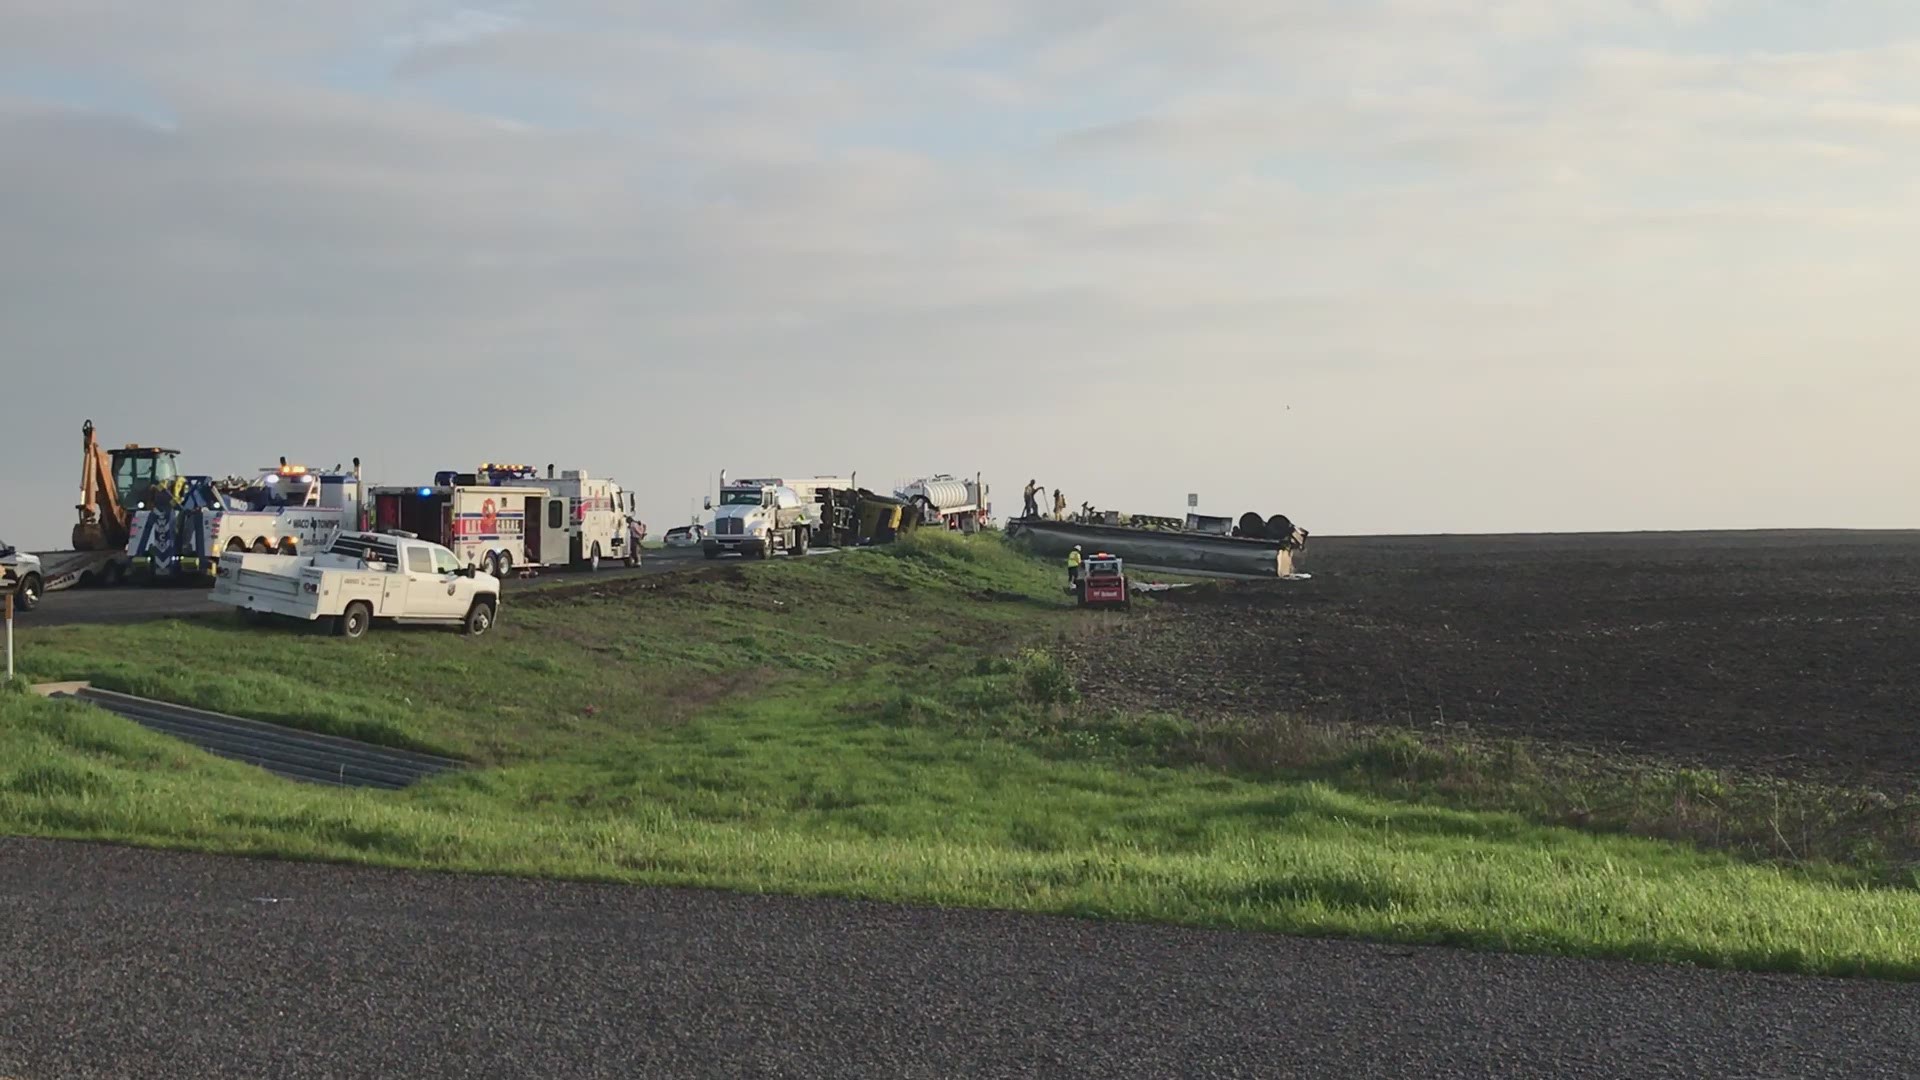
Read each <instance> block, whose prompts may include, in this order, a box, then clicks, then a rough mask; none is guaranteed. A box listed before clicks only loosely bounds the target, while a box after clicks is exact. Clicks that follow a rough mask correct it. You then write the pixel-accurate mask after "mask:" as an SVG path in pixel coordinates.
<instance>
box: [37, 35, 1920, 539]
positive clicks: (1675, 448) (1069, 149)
mask: <svg viewBox="0 0 1920 1080" xmlns="http://www.w3.org/2000/svg"><path fill="white" fill-rule="evenodd" d="M1917 240H1920V5H1916V4H1913V3H1911V2H1896V0H1830V2H1826V3H1817V4H1813V3H1807V2H1805V0H1744V2H1733V0H1180V2H1178V3H1174V2H1171V0H1168V2H1164V3H1151V2H1146V0H1099V2H1094V0H1047V2H1046V3H1033V2H1031V0H972V2H971V3H967V4H953V3H950V2H940V3H932V2H921V0H702V2H701V3H698V4H688V3H684V2H682V0H674V2H665V0H620V2H617V3H616V2H614V0H550V2H535V0H524V2H502V3H498V4H493V5H488V6H469V5H463V4H458V3H445V2H412V0H330V2H329V3H326V4H314V3H307V2H292V0H279V2H274V0H254V2H247V0H169V2H167V3H164V4H157V3H153V2H151V0H0V368H4V372H3V373H0V407H4V408H5V410H6V412H5V418H4V420H0V469H4V473H5V478H6V479H5V485H6V494H7V497H6V498H5V499H4V500H0V537H4V538H6V539H7V540H9V541H12V542H14V543H17V544H20V545H22V546H28V547H47V546H57V545H60V544H62V543H64V537H65V535H66V533H67V531H68V528H69V526H70V524H71V521H72V517H73V504H74V502H75V501H76V498H77V492H76V488H77V482H78V475H77V474H78V461H77V458H78V456H79V455H78V452H77V451H78V444H79V441H80V440H79V427H80V424H81V421H82V420H84V419H87V418H91V419H93V420H94V421H95V423H96V424H97V425H98V426H99V430H100V433H101V436H102V438H103V440H104V441H106V442H108V443H109V444H119V443H123V442H130V441H133V442H146V443H160V444H163V445H167V446H171V447H178V448H179V449H181V450H182V451H183V457H182V461H183V465H184V466H185V467H186V468H187V470H188V471H190V472H196V473H210V474H215V475H225V474H228V473H233V472H242V471H248V470H251V469H254V468H257V467H260V466H263V465H265V464H267V463H269V462H271V461H274V460H275V459H277V458H278V457H279V456H281V455H286V456H287V457H289V458H290V459H292V460H295V461H304V462H306V463H308V464H310V465H316V466H319V465H331V464H333V463H335V462H339V461H344V460H346V459H350V458H352V457H355V456H359V457H361V458H362V459H364V461H365V463H366V469H367V472H368V475H369V477H370V478H371V479H373V480H375V481H379V482H390V483H417V482H420V481H421V480H424V479H427V478H429V477H430V475H431V474H432V473H433V472H434V471H436V470H439V469H447V468H463V469H465V468H471V467H472V466H474V465H475V464H477V463H478V462H480V461H483V460H495V461H499V460H515V461H526V462H532V463H537V464H541V465H544V464H546V463H549V462H552V463H557V464H559V465H560V466H561V467H562V468H584V469H587V470H589V471H590V472H592V473H594V474H596V475H609V474H610V475H612V476H614V477H615V478H616V479H618V480H620V481H621V482H622V483H624V484H625V485H626V486H628V487H630V488H632V489H634V490H636V491H637V492H638V494H639V501H640V506H641V509H642V511H643V516H645V517H646V518H647V519H648V521H649V522H650V523H651V524H653V525H654V528H655V531H656V532H657V531H659V530H660V529H663V528H664V527H665V526H667V525H670V524H677V523H680V522H682V521H684V520H686V519H687V516H688V513H689V509H690V507H691V506H692V504H693V503H694V502H695V501H696V500H697V499H698V498H699V497H700V496H701V495H702V494H704V493H706V492H707V491H708V490H710V487H709V485H710V484H711V483H712V478H713V477H714V475H715V473H716V472H717V471H718V470H720V469H722V468H725V469H729V470H730V471H732V472H733V473H734V474H736V475H741V474H767V475H779V474H783V473H790V474H816V473H819V474H844V473H847V472H857V474H858V478H859V480H860V482H861V483H862V484H863V485H865V486H869V487H890V486H892V485H893V484H894V483H895V482H896V481H902V480H905V479H907V478H910V477H913V476H918V475H925V474H928V473H933V472H951V473H956V474H972V473H975V472H980V473H983V474H984V475H985V476H986V478H987V480H988V482H989V483H990V484H992V485H993V487H994V502H995V509H996V511H998V512H1000V513H1003V514H1004V513H1007V512H1010V511H1013V510H1015V509H1017V506H1018V501H1019V489H1020V487H1021V486H1022V485H1023V484H1024V482H1025V481H1026V480H1027V479H1028V478H1030V477H1031V478H1037V479H1038V480H1039V481H1040V483H1041V484H1042V485H1043V486H1046V487H1049V488H1051V487H1055V486H1058V487H1060V488H1062V489H1064V490H1065V492H1066V494H1067V496H1068V498H1069V500H1070V502H1072V503H1073V504H1074V505H1078V504H1079V503H1080V502H1082V501H1090V502H1093V503H1094V504H1095V505H1097V506H1102V507H1113V508H1118V509H1122V510H1127V511H1134V512H1143V513H1163V514H1165V513H1180V512H1182V511H1183V510H1184V508H1185V504H1186V496H1187V494H1188V493H1189V492H1192V493H1196V494H1198V495H1199V497H1200V508H1201V510H1202V511H1204V512H1209V513H1221V514H1236V515H1237V514H1239V513H1241V512H1243V511H1247V510H1254V511H1257V512H1259V513H1261V514H1263V515H1265V514H1273V513H1285V514H1287V515H1289V516H1291V517H1292V518H1293V519H1294V520H1295V521H1297V522H1299V523H1300V524H1302V525H1304V526H1306V527H1307V528H1309V529H1311V530H1313V531H1314V532H1316V533H1319V534H1322V535H1327V534H1340V533H1382V532H1388V533H1391V532H1491V531H1548V530H1586V529H1642V528H1649V529H1666V528H1744V527H1769V526H1806V527H1811V526H1830V527H1913V526H1920V501H1917V500H1916V494H1917V493H1920V445H1917V441H1916V431H1920V424H1916V422H1915V419H1914V417H1915V415H1916V413H1920V409H1917V408H1916V404H1917V403H1920V364H1916V363H1915V358H1914V346H1915V344H1916V343H1920V303H1916V302H1915V300H1914V299H1913V296H1912V288H1913V282H1914V280H1915V278H1916V273H1915V272H1916V270H1920V244H1917V243H1916V241H1917Z"/></svg>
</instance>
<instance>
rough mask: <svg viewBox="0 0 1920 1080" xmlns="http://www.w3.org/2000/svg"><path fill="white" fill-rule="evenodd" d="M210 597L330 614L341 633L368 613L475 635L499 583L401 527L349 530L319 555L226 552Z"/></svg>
mask: <svg viewBox="0 0 1920 1080" xmlns="http://www.w3.org/2000/svg"><path fill="white" fill-rule="evenodd" d="M212 599H213V601H214V602H215V603H220V604H229V605H232V606H233V607H235V608H238V609H240V610H241V611H245V612H253V613H256V614H259V615H281V616H285V617H287V618H292V619H301V620H304V621H307V622H315V621H318V620H320V619H330V620H332V623H333V630H334V633H336V634H339V635H340V636H342V637H349V638H358V637H363V636H365V635H366V633H367V631H368V630H369V629H371V628H372V625H373V621H374V620H375V619H387V620H390V621H392V622H397V623H425V624H439V625H445V626H458V627H461V628H462V629H464V630H465V631H466V632H467V633H468V634H472V635H476V636H477V635H480V634H484V633H486V632H487V631H488V630H491V629H492V628H493V622H494V618H495V617H496V616H497V615H498V613H499V610H500V582H499V579H497V578H495V577H494V576H493V575H491V574H486V573H481V572H479V571H476V570H474V569H472V568H471V567H462V566H460V565H459V563H458V562H457V561H456V560H455V559H454V556H453V552H452V551H449V550H448V549H446V548H444V547H442V546H440V545H439V544H433V543H428V542H427V541H425V540H422V539H420V538H419V537H416V536H413V535H411V534H408V533H367V532H349V533H342V534H340V536H339V537H338V538H336V539H335V540H334V542H333V543H332V544H331V545H330V546H329V547H328V548H327V550H326V551H325V552H323V553H321V554H319V555H256V554H253V553H252V552H240V551H232V552H228V553H227V554H225V555H223V556H221V558H220V564H219V566H218V568H217V569H216V570H215V571H214V585H213V596H212Z"/></svg>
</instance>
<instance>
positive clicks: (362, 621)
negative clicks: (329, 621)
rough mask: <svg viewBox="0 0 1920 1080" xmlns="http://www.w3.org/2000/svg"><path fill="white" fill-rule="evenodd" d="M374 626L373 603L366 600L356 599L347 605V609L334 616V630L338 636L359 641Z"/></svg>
mask: <svg viewBox="0 0 1920 1080" xmlns="http://www.w3.org/2000/svg"><path fill="white" fill-rule="evenodd" d="M372 627H373V605H371V604H369V603H367V602H366V601H365V600H355V601H354V602H353V603H351V604H348V605H347V610H345V611H343V612H341V613H340V614H339V615H337V616H335V617H334V620H333V632H334V634H335V636H337V637H343V638H347V639H348V640H351V641H358V640H359V639H361V638H363V637H366V636H367V631H368V630H369V629H371V628H372Z"/></svg>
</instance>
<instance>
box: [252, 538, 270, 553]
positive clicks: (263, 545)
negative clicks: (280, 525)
mask: <svg viewBox="0 0 1920 1080" xmlns="http://www.w3.org/2000/svg"><path fill="white" fill-rule="evenodd" d="M253 553H254V554H255V555H271V554H273V548H272V547H271V546H270V545H269V544H268V543H267V538H266V537H264V536H257V537H255V538H254V541H253Z"/></svg>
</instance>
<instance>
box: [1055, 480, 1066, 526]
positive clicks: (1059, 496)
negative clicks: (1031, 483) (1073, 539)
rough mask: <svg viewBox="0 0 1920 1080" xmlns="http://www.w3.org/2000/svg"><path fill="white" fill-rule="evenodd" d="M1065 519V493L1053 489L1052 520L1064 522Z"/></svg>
mask: <svg viewBox="0 0 1920 1080" xmlns="http://www.w3.org/2000/svg"><path fill="white" fill-rule="evenodd" d="M1066 519H1067V496H1066V493H1065V492H1063V491H1061V490H1060V489H1059V488H1054V489H1053V520H1055V521H1065V520H1066Z"/></svg>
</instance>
